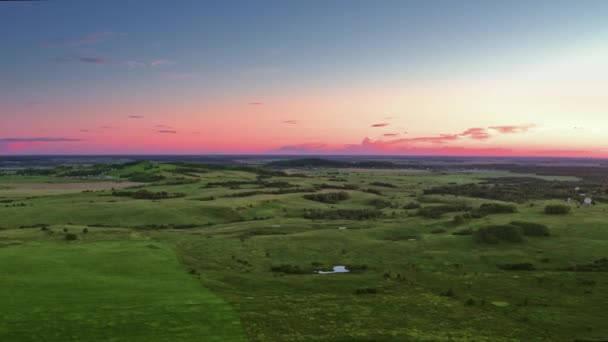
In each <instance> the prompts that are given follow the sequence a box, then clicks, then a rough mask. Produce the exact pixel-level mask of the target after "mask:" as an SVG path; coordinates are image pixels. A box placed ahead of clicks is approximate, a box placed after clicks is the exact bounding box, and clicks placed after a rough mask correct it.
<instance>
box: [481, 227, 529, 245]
mask: <svg viewBox="0 0 608 342" xmlns="http://www.w3.org/2000/svg"><path fill="white" fill-rule="evenodd" d="M473 238H474V239H475V242H477V243H490V244H496V243H499V242H500V241H501V240H502V241H507V242H522V241H523V232H522V228H521V227H518V226H514V225H510V224H505V225H493V226H486V227H482V228H479V229H478V230H477V231H476V232H475V233H474V236H473Z"/></svg>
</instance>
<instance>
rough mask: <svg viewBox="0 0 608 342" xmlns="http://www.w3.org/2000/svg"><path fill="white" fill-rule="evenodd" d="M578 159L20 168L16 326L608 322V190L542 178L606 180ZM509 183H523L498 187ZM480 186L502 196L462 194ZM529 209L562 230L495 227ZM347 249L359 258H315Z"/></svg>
mask: <svg viewBox="0 0 608 342" xmlns="http://www.w3.org/2000/svg"><path fill="white" fill-rule="evenodd" d="M92 175H94V176H92ZM579 176H580V175H571V176H564V175H559V176H551V175H536V174H533V173H525V174H523V173H521V174H520V173H512V172H507V171H432V170H394V169H393V170H381V169H357V168H353V169H344V168H340V169H327V168H304V169H297V170H287V172H282V171H269V170H266V169H258V168H256V167H218V166H205V165H202V164H200V165H197V164H192V165H191V164H187V165H182V164H180V163H174V164H170V163H149V162H140V163H130V164H127V165H123V166H116V167H107V166H94V167H89V168H83V169H82V170H80V169H79V170H66V169H57V170H56V171H55V172H54V173H52V174H47V175H28V174H18V173H5V174H4V175H2V176H0V274H2V277H1V278H0V303H2V305H0V317H1V318H2V319H1V320H0V341H39V340H45V341H83V340H86V341H144V340H147V341H573V340H581V341H599V340H608V326H607V325H606V322H607V321H608V313H607V312H606V303H608V276H607V274H608V273H606V271H608V269H607V267H608V265H606V264H605V263H604V261H602V260H605V258H606V257H608V211H607V210H608V204H604V203H602V201H599V200H598V201H597V203H594V205H592V206H584V205H581V204H579V202H578V193H574V192H573V191H574V190H563V191H569V192H568V194H570V193H572V194H571V195H569V196H572V197H573V198H574V201H572V202H570V203H566V202H565V198H561V197H559V196H557V195H552V193H547V194H545V193H544V192H543V193H538V194H535V193H531V191H529V190H530V189H531V188H530V187H532V186H534V187H543V186H544V187H546V188H547V189H556V188H557V187H558V186H559V187H561V188H560V189H562V188H563V189H573V188H574V186H575V185H576V184H581V186H585V187H587V188H588V190H589V191H597V192H598V194H599V193H600V192H601V191H604V190H600V189H599V188H598V190H596V189H595V188H593V187H594V186H597V185H592V184H591V183H585V180H584V179H583V178H580V177H579ZM524 181H527V182H529V183H525V184H524V183H521V182H524ZM500 182H506V183H508V184H507V185H506V187H505V188H502V189H503V191H502V192H501V193H509V194H513V192H514V191H516V190H517V189H520V190H518V191H521V195H522V200H521V201H519V200H518V201H515V202H513V201H503V200H500V199H497V198H494V196H493V193H492V189H497V188H496V187H498V186H499V185H497V184H499V183H500ZM45 184H46V185H49V184H50V185H52V186H43V185H45ZM522 184H523V185H522ZM441 186H443V187H444V188H441V192H440V191H434V192H433V191H430V189H433V188H434V187H441ZM471 189H474V190H480V191H481V190H483V191H484V192H483V193H484V196H486V195H485V194H486V193H487V194H488V195H487V198H480V197H472V196H466V195H463V194H462V193H459V192H458V191H462V192H463V193H464V192H465V191H468V192H467V194H468V193H470V191H471ZM488 189H489V190H488ZM522 189H523V190H522ZM534 189H536V188H534ZM552 191H553V190H552ZM560 191H561V190H560ZM447 192H452V193H447ZM480 193H482V192H480ZM559 194H560V196H561V193H559ZM309 195H317V196H316V197H314V196H309ZM509 196H511V195H509ZM515 196H517V193H516V194H515ZM575 196H576V197H575ZM307 197H308V198H307ZM310 198H313V199H310ZM509 198H512V197H509ZM515 198H517V197H515ZM488 204H495V205H496V207H498V208H499V209H500V208H506V207H508V208H511V209H508V210H511V211H510V212H488V213H486V212H483V213H482V212H481V209H479V208H481V207H483V205H488ZM549 204H559V205H566V206H568V207H569V208H570V209H569V210H570V212H569V213H568V214H565V215H548V214H546V213H545V212H544V208H545V206H546V205H549ZM425 210H426V211H425ZM434 210H439V212H438V214H435V211H434ZM508 210H507V211H508ZM427 211H429V212H430V213H431V214H430V216H425V214H424V213H425V212H427ZM431 216H432V217H431ZM513 221H524V222H528V223H537V224H541V225H543V226H545V227H546V228H547V229H548V231H549V232H550V234H549V235H548V236H530V235H525V236H523V237H522V236H518V238H521V241H519V240H518V241H513V242H509V241H506V240H500V241H496V243H485V242H483V241H479V239H478V235H477V232H479V231H480V230H483V229H484V227H489V226H497V225H498V226H500V227H505V226H507V227H511V228H513V227H514V226H513V225H511V224H510V223H511V222H513ZM515 228H517V227H515ZM515 228H513V229H515ZM516 230H517V229H516ZM518 234H519V233H518ZM68 236H69V237H68ZM337 265H344V266H346V267H347V268H348V269H349V270H350V271H351V272H349V273H336V274H318V273H316V272H317V271H320V270H322V271H328V270H331V269H332V268H333V267H334V266H337Z"/></svg>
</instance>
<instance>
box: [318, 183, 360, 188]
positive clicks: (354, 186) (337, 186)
mask: <svg viewBox="0 0 608 342" xmlns="http://www.w3.org/2000/svg"><path fill="white" fill-rule="evenodd" d="M315 188H317V189H319V190H323V189H334V190H357V189H359V187H358V186H357V185H355V184H342V185H334V184H327V183H322V184H315Z"/></svg>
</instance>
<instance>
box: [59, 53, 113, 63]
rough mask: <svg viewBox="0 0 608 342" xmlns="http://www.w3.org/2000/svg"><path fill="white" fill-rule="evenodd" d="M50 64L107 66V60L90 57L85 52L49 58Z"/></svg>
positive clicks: (94, 56)
mask: <svg viewBox="0 0 608 342" xmlns="http://www.w3.org/2000/svg"><path fill="white" fill-rule="evenodd" d="M50 61H51V62H56V63H69V62H83V63H90V64H107V63H109V60H108V59H106V58H103V57H99V56H96V55H92V54H89V53H85V52H74V53H70V54H67V55H62V56H56V57H51V58H50Z"/></svg>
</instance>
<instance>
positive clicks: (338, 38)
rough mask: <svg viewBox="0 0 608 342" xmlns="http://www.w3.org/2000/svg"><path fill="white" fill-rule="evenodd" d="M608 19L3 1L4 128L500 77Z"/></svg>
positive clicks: (493, 7)
mask: <svg viewBox="0 0 608 342" xmlns="http://www.w3.org/2000/svg"><path fill="white" fill-rule="evenodd" d="M607 17H608V2H606V1H576V2H575V1H307V2H304V1H255V2H254V1H221V2H220V1H218V2H211V1H178V2H175V1H145V2H144V1H96V2H93V1H39V2H4V3H0V18H1V20H0V43H1V44H2V50H3V53H2V54H0V101H1V102H2V103H4V105H3V106H2V107H0V110H1V111H2V112H0V119H2V120H3V121H4V120H9V119H10V118H11V115H16V114H15V113H23V114H24V115H26V116H28V115H29V116H31V117H40V116H46V117H48V116H53V115H57V117H58V120H66V118H65V117H64V116H62V115H63V114H61V113H59V114H57V112H65V109H66V108H67V107H70V106H72V105H70V103H73V106H83V102H85V104H89V105H90V106H91V107H98V104H107V103H110V102H115V103H124V102H128V101H140V102H141V103H153V102H155V101H157V102H158V101H164V103H173V102H175V101H182V102H192V101H194V100H200V101H202V102H214V103H215V102H222V101H224V102H225V103H229V102H231V101H244V102H247V101H257V100H251V99H259V98H263V99H271V100H273V101H280V100H284V101H287V100H288V99H291V98H297V97H303V98H308V97H315V96H318V95H319V94H327V93H331V92H337V91H340V89H342V90H348V89H351V88H353V87H356V88H368V89H367V90H365V92H366V94H367V93H369V92H370V89H369V88H371V89H377V90H378V91H382V90H383V89H386V90H391V89H395V88H398V87H402V86H403V84H404V83H408V84H411V83H419V84H429V83H430V84H441V83H451V84H455V83H459V84H461V83H469V84H471V83H475V82H478V81H480V80H482V81H484V82H485V81H488V80H490V81H494V80H502V79H505V78H508V77H509V75H510V74H512V73H516V72H519V73H522V72H525V71H526V68H533V67H534V65H537V64H538V63H544V61H548V60H551V59H553V58H555V56H561V55H563V54H564V53H565V52H564V50H566V52H567V51H576V50H575V49H576V47H577V45H579V44H580V45H581V46H588V45H589V44H592V45H593V44H599V42H601V41H602V40H603V39H604V38H606V36H607V33H608V24H607V23H606V20H605V18H607ZM553 73H557V74H559V70H557V71H553ZM161 80H163V81H161ZM353 91H354V90H353ZM359 91H362V90H359ZM353 96H354V97H358V95H357V94H356V93H353ZM241 99H242V100H241ZM260 101H262V100H260ZM28 102H40V103H47V104H48V105H47V106H46V109H45V110H40V109H37V110H34V111H28V110H25V109H22V108H21V107H19V106H20V104H23V103H28ZM369 106H371V103H370V104H369ZM383 109H384V108H382V109H379V110H383ZM329 110H331V108H328V111H329ZM346 114H347V113H346ZM82 115H86V114H85V113H84V112H83V114H82ZM99 115H100V114H99V113H92V114H91V116H92V117H97V116H99ZM184 115H185V116H187V115H186V114H184ZM188 115H192V113H190V114H188ZM201 115H203V116H204V115H205V114H204V113H203V114H201ZM327 115H345V113H331V114H327ZM353 115H355V116H357V117H358V119H357V120H361V118H360V117H361V114H359V113H354V114H353ZM370 115H371V113H370ZM298 119H299V120H302V119H304V118H301V117H300V118H298ZM373 119H375V117H373V116H372V117H370V119H369V120H373ZM20 124H21V126H23V123H20ZM538 124H539V125H540V124H542V123H538ZM449 128H450V127H445V129H446V130H447V129H449ZM454 129H456V128H454ZM19 131H20V133H21V134H28V133H27V131H26V130H23V129H20V130H19ZM8 133H10V132H6V131H2V130H1V128H0V134H3V135H7V134H8ZM50 133H52V132H50ZM57 133H58V134H59V133H61V134H64V133H65V132H63V131H61V132H57ZM31 134H34V132H32V133H31ZM306 138H307V139H309V137H308V136H307V137H306ZM361 138H362V137H361ZM344 143H347V142H346V141H345V142H344Z"/></svg>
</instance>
